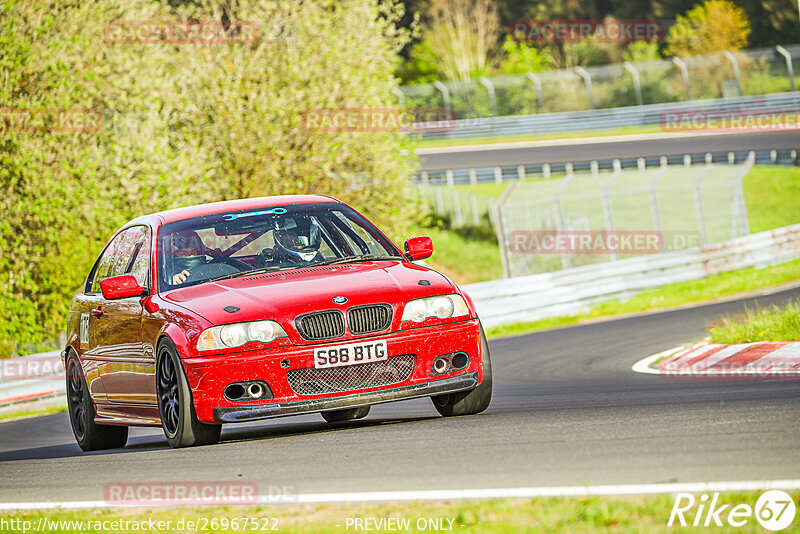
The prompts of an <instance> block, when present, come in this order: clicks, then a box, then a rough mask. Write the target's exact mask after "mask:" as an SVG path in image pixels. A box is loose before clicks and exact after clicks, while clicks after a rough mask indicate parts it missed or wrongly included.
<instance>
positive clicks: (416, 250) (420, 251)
mask: <svg viewBox="0 0 800 534" xmlns="http://www.w3.org/2000/svg"><path fill="white" fill-rule="evenodd" d="M403 246H404V248H405V251H406V257H407V258H408V259H410V260H411V261H414V260H424V259H425V258H430V257H431V255H432V254H433V241H432V240H431V238H430V237H427V236H423V237H412V238H411V239H406V242H405V245H403Z"/></svg>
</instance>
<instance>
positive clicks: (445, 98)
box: [433, 80, 454, 116]
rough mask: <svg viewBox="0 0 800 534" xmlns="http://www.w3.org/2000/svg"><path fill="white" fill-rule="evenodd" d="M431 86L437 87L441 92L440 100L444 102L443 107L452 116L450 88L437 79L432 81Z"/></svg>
mask: <svg viewBox="0 0 800 534" xmlns="http://www.w3.org/2000/svg"><path fill="white" fill-rule="evenodd" d="M433 86H434V87H435V88H437V89H438V90H439V92H440V93H442V102H444V108H445V109H446V110H447V112H448V114H449V115H450V116H454V115H453V107H452V106H451V105H450V89H448V88H447V86H446V85H445V84H443V83H442V82H440V81H439V80H436V81H435V82H433Z"/></svg>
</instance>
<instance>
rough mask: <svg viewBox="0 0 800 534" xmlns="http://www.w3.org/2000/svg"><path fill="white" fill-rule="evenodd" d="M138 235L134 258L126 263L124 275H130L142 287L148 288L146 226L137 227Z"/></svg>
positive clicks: (148, 263)
mask: <svg viewBox="0 0 800 534" xmlns="http://www.w3.org/2000/svg"><path fill="white" fill-rule="evenodd" d="M136 229H137V230H138V231H139V232H138V233H139V235H138V237H137V239H136V244H135V245H134V248H133V252H134V254H135V256H133V257H131V258H130V260H129V261H128V268H127V269H125V274H132V275H133V276H135V277H136V281H137V282H139V285H140V286H142V287H149V286H150V231H149V229H148V228H147V227H146V226H137V227H136Z"/></svg>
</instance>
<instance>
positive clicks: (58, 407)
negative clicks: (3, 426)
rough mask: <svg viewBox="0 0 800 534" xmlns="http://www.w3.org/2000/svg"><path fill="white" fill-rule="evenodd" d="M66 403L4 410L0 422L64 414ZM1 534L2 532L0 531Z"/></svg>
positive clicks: (0, 412)
mask: <svg viewBox="0 0 800 534" xmlns="http://www.w3.org/2000/svg"><path fill="white" fill-rule="evenodd" d="M66 411H67V401H66V400H62V401H59V402H58V403H55V402H54V403H52V404H50V405H48V406H42V407H30V408H6V409H4V410H2V411H0V421H6V420H9V419H19V418H21V417H32V416H34V415H46V414H51V413H58V412H66ZM0 532H2V531H0Z"/></svg>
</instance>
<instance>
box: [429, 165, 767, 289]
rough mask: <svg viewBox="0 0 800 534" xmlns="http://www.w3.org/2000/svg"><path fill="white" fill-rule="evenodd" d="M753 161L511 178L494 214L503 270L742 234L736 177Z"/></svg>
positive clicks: (552, 267)
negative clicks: (547, 178) (533, 178)
mask: <svg viewBox="0 0 800 534" xmlns="http://www.w3.org/2000/svg"><path fill="white" fill-rule="evenodd" d="M753 163H754V159H753V158H752V157H750V158H748V159H747V160H746V161H745V162H744V163H742V164H738V165H717V164H707V165H693V166H663V167H659V168H651V169H644V170H627V169H626V170H623V169H621V168H620V169H616V170H613V171H601V172H599V173H597V174H569V175H567V176H566V177H564V178H559V179H551V180H538V181H530V182H512V183H511V184H510V185H509V186H508V188H507V189H506V190H505V191H504V193H503V195H502V196H501V197H500V199H499V200H498V201H497V203H496V213H495V215H494V219H495V222H496V225H495V228H496V230H497V234H498V242H499V244H500V250H501V258H502V261H503V269H504V273H505V275H506V276H507V277H514V276H524V275H530V274H535V273H542V272H551V271H556V270H560V269H566V268H569V267H577V266H581V265H588V264H593V263H601V262H607V261H612V260H617V259H622V258H627V257H633V256H637V255H641V254H655V253H661V252H668V251H675V250H684V249H688V248H694V247H702V246H707V245H710V244H713V243H720V242H723V241H727V240H729V239H733V238H736V237H740V236H744V235H747V234H749V226H748V222H747V213H746V209H745V203H744V193H743V189H742V179H743V178H744V176H745V175H746V174H747V172H748V171H749V170H750V168H751V167H752V166H753ZM437 189H441V188H437ZM445 191H446V190H445Z"/></svg>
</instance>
